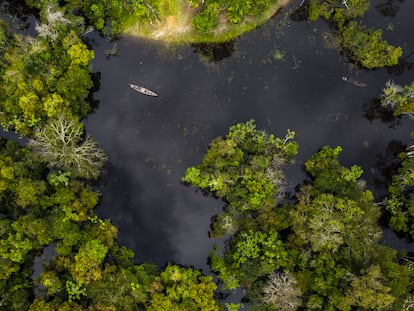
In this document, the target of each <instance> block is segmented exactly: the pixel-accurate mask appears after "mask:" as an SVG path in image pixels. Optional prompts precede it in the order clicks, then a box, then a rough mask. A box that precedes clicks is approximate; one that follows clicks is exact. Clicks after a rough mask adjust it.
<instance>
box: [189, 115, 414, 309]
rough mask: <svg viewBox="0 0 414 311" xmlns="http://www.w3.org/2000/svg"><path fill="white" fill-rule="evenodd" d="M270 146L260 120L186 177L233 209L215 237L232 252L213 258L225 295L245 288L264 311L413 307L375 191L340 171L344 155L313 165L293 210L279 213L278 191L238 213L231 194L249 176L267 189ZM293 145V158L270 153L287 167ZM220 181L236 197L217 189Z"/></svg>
mask: <svg viewBox="0 0 414 311" xmlns="http://www.w3.org/2000/svg"><path fill="white" fill-rule="evenodd" d="M252 137H254V138H255V139H252ZM257 137H262V139H257ZM266 137H271V139H270V140H271V141H273V139H274V138H273V136H268V135H266V134H265V133H264V132H263V131H258V130H256V128H255V127H254V123H253V122H252V121H250V122H248V123H245V124H238V125H236V126H233V127H231V128H230V130H229V134H227V136H226V138H225V139H223V138H217V139H215V140H213V142H212V143H211V145H210V148H209V149H208V150H207V152H206V154H205V156H204V157H203V160H202V162H201V164H200V165H198V166H196V167H191V168H189V169H188V170H187V172H186V175H185V176H184V177H183V180H184V181H186V182H189V183H191V184H193V185H196V186H198V187H200V188H201V189H203V190H205V191H208V192H211V193H213V194H215V195H217V196H219V197H222V198H223V199H224V201H225V202H226V206H225V208H224V212H223V213H221V214H219V215H217V217H216V218H215V221H214V222H213V225H212V228H213V232H212V233H213V236H222V235H223V234H226V235H227V236H228V237H229V238H228V241H227V243H226V246H225V248H224V249H222V250H220V249H219V248H218V247H216V249H215V251H214V252H213V253H212V254H211V257H210V260H211V266H212V268H213V270H214V271H215V272H216V273H217V276H218V278H219V279H220V280H221V281H222V282H223V289H231V290H234V289H236V288H239V287H242V288H245V289H246V290H247V296H248V298H249V300H250V302H251V303H252V304H253V305H255V306H256V307H257V308H258V309H259V310H297V309H302V308H303V309H304V310H344V311H345V310H402V308H403V306H404V304H406V303H407V301H409V300H410V291H411V288H410V284H411V282H412V277H413V272H414V271H413V270H412V268H411V265H409V264H404V263H402V262H400V261H399V260H398V256H400V255H398V254H397V252H396V251H394V250H392V249H390V248H388V247H386V246H383V245H380V244H379V242H380V238H381V229H380V227H379V225H378V220H379V217H380V209H379V207H378V205H376V204H375V203H374V196H373V194H372V192H370V191H369V190H366V189H364V186H363V184H364V183H363V182H359V178H360V176H361V174H362V170H361V168H360V167H358V166H352V167H351V168H346V167H343V166H342V165H341V164H340V163H339V161H338V156H339V153H340V151H341V148H340V147H336V148H331V147H324V148H322V150H321V151H320V152H318V153H317V154H315V155H313V156H312V157H311V158H310V159H309V160H308V161H307V162H306V163H305V169H306V171H307V172H308V174H309V178H310V179H309V181H308V182H306V183H305V184H304V185H303V186H302V187H301V188H300V190H299V191H298V193H297V199H296V201H295V202H293V203H283V201H280V200H279V204H277V202H278V201H277V200H275V195H276V191H275V188H273V191H270V192H269V198H270V197H271V196H273V198H274V199H273V201H272V200H270V201H266V202H262V203H261V204H260V205H258V206H254V207H252V206H251V205H249V204H248V203H244V205H242V206H243V207H245V208H243V209H240V208H239V206H237V205H235V204H234V203H233V202H232V199H233V197H234V196H233V195H232V190H231V189H233V188H235V189H238V187H242V185H243V178H244V176H243V174H244V172H245V171H247V172H249V173H251V174H252V175H253V176H256V175H258V176H261V177H260V178H261V180H262V182H265V181H266V180H268V179H267V177H266V175H264V173H263V172H265V171H266V169H267V168H269V167H272V164H271V161H269V160H268V161H264V159H265V157H263V154H264V153H265V150H266V148H260V147H259V146H261V145H263V143H260V142H262V141H266V139H265V138H266ZM290 138H293V137H290ZM275 140H276V141H279V142H285V143H286V142H287V141H289V140H288V139H284V140H281V139H275ZM289 143H290V147H289V148H287V149H285V150H283V149H278V148H273V149H271V150H272V151H273V153H270V154H271V155H272V156H271V158H273V160H274V161H276V162H278V163H284V162H286V161H284V159H285V158H286V157H287V156H288V157H287V158H289V156H291V155H293V154H294V153H295V152H296V144H295V143H294V142H292V141H290V142H289ZM252 145H256V146H258V148H252ZM224 146H232V149H228V148H225V147H224ZM236 146H237V147H239V149H237V148H236ZM245 146H249V147H250V148H247V149H244V148H246V147H245ZM280 146H283V145H279V148H280ZM229 150H232V151H229ZM235 150H236V151H235ZM282 150H283V151H282ZM288 150H289V151H288ZM281 151H282V152H281ZM286 151H287V152H286ZM284 152H286V153H284ZM270 154H268V156H270ZM227 155H228V157H227ZM259 155H260V156H261V157H260V159H261V160H262V161H263V162H262V166H257V165H256V166H253V167H251V166H248V167H249V168H250V170H245V169H244V168H245V166H246V165H248V164H249V160H250V157H251V156H253V157H258V156H259ZM276 159H282V160H276ZM224 163H226V164H224ZM266 166H267V168H266ZM239 167H240V168H241V169H239ZM227 168H231V170H230V169H229V170H228V169H227ZM278 168H279V169H280V167H278ZM222 174H226V178H225V179H224V180H225V181H227V182H225V183H224V184H226V185H227V186H228V188H221V187H219V188H217V187H215V186H214V185H215V184H214V185H213V184H211V182H210V181H211V178H212V177H214V178H217V177H219V176H222ZM248 176H250V175H248ZM278 176H279V178H280V176H283V175H282V172H279V174H278ZM229 181H232V182H229ZM221 189H226V190H225V191H223V192H220V190H221ZM255 189H258V190H257V191H258V192H263V193H264V194H265V193H267V191H268V190H267V188H266V187H259V188H255ZM237 193H238V194H240V196H239V197H237V201H238V202H250V199H251V198H252V197H253V198H254V197H255V196H256V194H255V193H252V192H249V191H238V192H237ZM246 207H247V208H246ZM281 288H283V291H282V290H281Z"/></svg>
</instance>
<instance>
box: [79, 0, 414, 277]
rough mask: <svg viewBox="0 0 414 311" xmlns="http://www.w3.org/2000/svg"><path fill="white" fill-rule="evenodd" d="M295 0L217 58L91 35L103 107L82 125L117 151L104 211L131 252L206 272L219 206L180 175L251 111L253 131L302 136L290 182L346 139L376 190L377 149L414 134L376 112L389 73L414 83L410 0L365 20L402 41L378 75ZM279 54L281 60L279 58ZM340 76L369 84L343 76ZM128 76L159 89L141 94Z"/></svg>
mask: <svg viewBox="0 0 414 311" xmlns="http://www.w3.org/2000/svg"><path fill="white" fill-rule="evenodd" d="M298 3H299V2H298ZM298 3H292V4H291V5H290V6H289V7H287V8H285V9H284V10H283V11H282V12H281V14H279V15H278V16H276V17H275V18H273V19H272V20H271V21H269V22H268V23H267V24H266V25H264V26H262V27H260V28H259V29H257V30H255V31H252V32H250V33H248V34H246V35H244V36H242V37H241V38H239V39H238V40H236V41H235V42H234V44H227V45H226V46H224V47H216V48H215V49H214V48H210V49H209V51H212V52H215V53H214V55H213V56H211V55H210V57H208V56H206V55H205V54H206V52H205V51H206V50H207V49H206V47H193V46H183V47H179V48H177V47H175V48H173V47H169V48H168V47H165V46H162V45H160V44H159V43H157V42H150V41H145V40H141V39H137V38H133V37H122V38H121V39H120V40H119V41H118V42H117V45H118V48H119V55H118V56H112V57H109V58H107V57H106V55H105V50H108V49H111V48H112V46H113V43H108V42H107V41H105V40H103V39H101V38H99V37H98V36H97V35H94V34H92V35H90V36H89V37H88V40H89V43H90V44H91V45H92V46H93V48H94V49H95V61H94V63H93V68H94V71H97V72H100V74H101V78H100V89H99V91H98V92H97V93H96V94H95V98H96V99H97V100H99V107H98V108H97V109H96V111H95V112H94V113H93V114H91V115H90V116H89V117H88V119H87V120H86V128H87V131H88V133H90V134H91V135H92V136H94V137H95V138H96V139H97V140H98V141H99V143H100V145H101V147H102V148H103V149H104V150H105V152H106V153H107V154H108V156H109V159H110V163H109V165H108V168H107V170H106V172H105V174H104V178H103V186H102V187H101V192H102V194H103V197H102V201H101V204H100V206H99V209H98V213H99V214H100V215H101V216H103V217H106V218H110V219H111V220H112V221H113V223H114V224H115V225H117V226H118V227H119V229H120V242H121V243H122V244H125V245H127V246H128V247H130V248H132V249H133V250H134V251H135V253H136V256H137V261H139V262H140V261H143V260H151V261H154V262H156V263H158V264H160V265H163V264H165V263H166V262H167V261H174V262H177V263H180V264H184V265H192V266H194V267H196V268H201V269H203V270H204V272H206V273H208V272H209V270H208V266H207V257H208V253H209V251H210V250H211V249H212V246H213V245H214V244H216V243H218V242H220V241H217V240H212V239H209V237H208V230H209V223H210V218H211V216H212V215H214V214H216V213H218V212H219V211H220V210H221V208H222V206H223V203H222V202H220V201H218V200H215V199H213V198H210V197H204V196H203V195H202V194H201V193H196V191H195V189H193V188H190V187H186V186H184V185H182V184H180V178H181V176H182V175H183V174H184V172H185V169H186V168H187V167H188V166H191V165H195V164H197V163H199V161H200V160H201V157H202V155H203V153H204V152H205V150H206V148H207V147H208V144H209V142H210V141H211V140H212V139H213V138H214V137H216V136H219V135H224V134H226V133H227V129H228V128H229V126H231V125H233V124H235V123H237V122H245V121H248V120H250V119H255V120H256V123H257V126H258V128H261V129H265V130H267V131H268V132H271V133H275V134H276V135H280V136H282V135H284V134H285V132H286V130H287V129H292V130H294V131H295V132H296V140H297V141H298V143H299V145H300V150H299V155H298V157H297V160H296V163H295V164H294V165H293V166H292V167H291V168H290V169H288V171H287V174H288V177H289V181H290V182H291V184H292V186H295V185H296V184H298V183H300V182H301V181H302V180H303V178H304V173H303V171H302V165H303V163H304V161H306V159H307V158H308V157H309V156H310V155H311V154H313V153H314V152H316V151H317V150H318V149H319V148H321V147H322V146H324V145H331V146H336V145H341V146H342V147H343V153H342V156H341V160H342V161H343V163H344V164H346V165H351V164H358V165H361V166H362V167H363V168H364V171H365V174H364V178H365V179H366V180H367V185H368V187H371V188H373V187H375V183H374V181H375V178H377V177H378V176H379V175H380V165H379V164H378V162H380V161H379V160H378V159H379V155H381V154H382V155H385V154H386V149H387V147H388V146H389V144H390V143H391V142H392V141H394V140H396V141H401V142H402V143H405V144H407V143H408V142H409V133H410V130H411V129H412V123H411V121H409V120H408V119H404V118H403V119H400V120H391V119H390V115H389V114H388V115H387V114H384V115H382V114H380V113H379V112H378V111H379V110H378V109H377V108H376V106H375V103H376V101H375V98H378V96H379V94H380V93H381V90H382V88H383V87H384V84H385V82H386V81H387V80H388V79H393V80H394V81H395V82H396V83H400V84H407V83H410V82H412V81H413V80H414V75H413V71H412V70H411V69H412V63H413V62H414V57H412V56H411V54H410V53H412V52H414V41H413V37H412V29H413V23H412V12H414V1H402V2H401V1H384V0H382V1H373V3H372V6H371V9H370V11H369V13H368V14H367V16H366V18H365V19H364V21H365V22H366V24H368V25H372V26H374V27H380V28H383V29H384V37H385V38H386V39H387V40H388V41H389V42H390V43H391V44H394V45H400V46H402V47H403V48H404V56H403V62H402V65H401V66H399V67H398V68H392V69H391V70H386V69H381V70H373V71H365V70H359V69H357V68H355V67H353V66H352V65H350V63H349V62H348V61H347V59H346V58H345V57H344V56H342V55H341V54H340V53H339V52H338V51H337V50H335V49H329V48H326V47H325V43H324V39H323V38H327V36H326V34H325V33H326V32H329V28H328V26H327V24H326V23H325V22H322V21H321V22H314V23H309V22H307V21H305V20H301V18H300V14H293V15H292V14H289V13H290V12H291V11H292V9H293V7H294V6H295V5H297V4H298ZM393 15H394V16H393ZM386 27H388V28H389V29H390V28H391V27H392V28H393V30H392V31H391V30H389V31H386ZM200 50H204V56H203V54H202V53H200ZM196 51H198V52H196ZM276 51H279V52H280V53H281V54H283V55H284V56H283V58H282V59H281V60H275V58H274V57H273V54H274V53H275V52H276ZM210 54H211V53H210ZM223 56H227V57H224V58H223ZM214 57H215V58H216V60H217V61H210V60H211V58H214ZM220 58H223V59H221V60H219V59H220ZM209 59H210V60H209ZM343 76H345V77H349V78H353V79H355V80H358V81H360V82H363V83H366V84H367V86H366V87H357V86H355V85H353V84H350V83H346V82H344V81H343V80H342V77H343ZM128 83H136V84H139V85H143V86H145V87H148V88H150V89H152V90H153V91H155V92H157V93H158V94H159V97H157V98H154V97H149V96H145V95H142V94H139V93H136V92H134V91H133V90H131V89H130V88H129V87H128ZM381 118H382V119H381ZM390 146H391V147H392V146H394V147H395V146H397V147H398V146H399V144H398V143H395V142H394V143H391V145H390ZM397 149H398V148H397ZM389 240H390V241H391V242H392V243H396V241H394V240H392V237H389ZM408 246H409V245H408Z"/></svg>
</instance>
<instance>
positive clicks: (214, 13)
mask: <svg viewBox="0 0 414 311" xmlns="http://www.w3.org/2000/svg"><path fill="white" fill-rule="evenodd" d="M187 2H188V3H189V4H190V5H191V6H192V7H193V8H196V9H197V14H196V15H195V17H194V20H193V24H194V26H195V28H196V29H197V30H199V31H201V32H206V31H211V30H213V29H214V28H215V27H216V26H217V24H218V23H219V16H220V15H221V16H223V17H225V18H226V19H227V20H228V21H229V22H230V23H233V24H237V23H240V22H241V21H242V20H243V19H245V18H259V17H260V16H261V15H262V14H263V13H264V12H266V10H267V9H268V8H269V7H270V6H271V5H272V4H274V3H275V2H277V0H246V1H238V0H207V1H205V0H187Z"/></svg>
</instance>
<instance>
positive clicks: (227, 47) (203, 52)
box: [191, 40, 235, 63]
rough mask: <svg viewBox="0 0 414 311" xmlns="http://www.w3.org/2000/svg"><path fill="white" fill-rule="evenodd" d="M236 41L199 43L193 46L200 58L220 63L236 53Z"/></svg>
mask: <svg viewBox="0 0 414 311" xmlns="http://www.w3.org/2000/svg"><path fill="white" fill-rule="evenodd" d="M234 43H235V41H234V40H231V41H227V42H222V43H214V44H213V43H197V44H192V45H191V46H192V47H193V48H194V52H195V53H197V54H198V55H199V56H200V58H202V59H204V60H205V61H207V62H209V63H211V62H215V63H217V62H219V61H221V60H223V59H224V58H226V57H230V56H231V55H232V54H233V52H234Z"/></svg>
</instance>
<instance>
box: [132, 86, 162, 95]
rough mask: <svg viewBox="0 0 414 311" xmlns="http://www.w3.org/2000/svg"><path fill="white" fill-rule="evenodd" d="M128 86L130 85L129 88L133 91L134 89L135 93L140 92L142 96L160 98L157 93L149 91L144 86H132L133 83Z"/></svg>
mask: <svg viewBox="0 0 414 311" xmlns="http://www.w3.org/2000/svg"><path fill="white" fill-rule="evenodd" d="M128 85H129V87H130V88H131V89H133V90H134V91H137V92H139V93H141V94H144V95H148V96H158V94H157V93H155V92H153V91H151V90H149V89H146V88H145V87H143V86H139V85H136V84H131V83H128Z"/></svg>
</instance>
